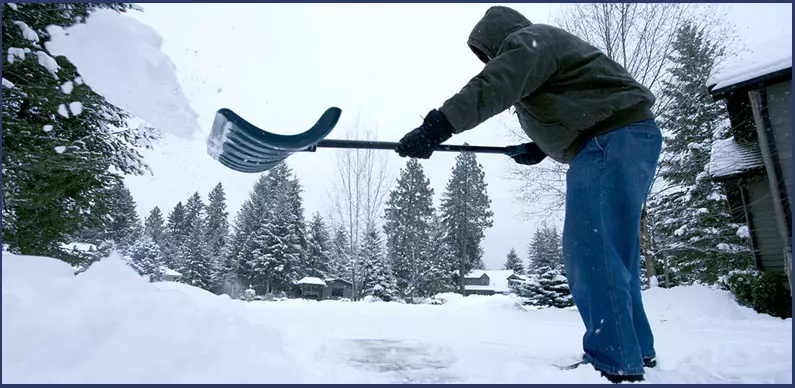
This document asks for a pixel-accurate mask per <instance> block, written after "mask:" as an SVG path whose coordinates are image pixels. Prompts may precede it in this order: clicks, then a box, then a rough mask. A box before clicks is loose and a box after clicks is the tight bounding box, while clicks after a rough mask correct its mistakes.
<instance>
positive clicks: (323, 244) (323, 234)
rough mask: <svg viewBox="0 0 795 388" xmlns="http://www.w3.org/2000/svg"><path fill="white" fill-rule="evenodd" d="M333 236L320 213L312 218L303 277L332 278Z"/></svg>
mask: <svg viewBox="0 0 795 388" xmlns="http://www.w3.org/2000/svg"><path fill="white" fill-rule="evenodd" d="M331 256H332V251H331V236H330V234H329V230H328V228H327V227H326V223H325V222H324V221H323V217H321V216H320V213H315V214H314V215H313V216H312V222H311V223H310V224H309V235H308V236H307V251H306V261H305V264H304V265H303V267H304V268H303V269H304V273H303V274H302V275H303V276H313V277H318V278H326V277H330V276H331V275H332V273H333V271H332V269H331V268H332V258H331Z"/></svg>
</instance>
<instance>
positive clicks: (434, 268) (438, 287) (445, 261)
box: [418, 212, 459, 296]
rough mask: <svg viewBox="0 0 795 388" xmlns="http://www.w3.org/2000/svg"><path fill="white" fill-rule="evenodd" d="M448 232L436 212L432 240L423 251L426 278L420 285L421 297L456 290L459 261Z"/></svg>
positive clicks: (432, 222) (432, 223)
mask: <svg viewBox="0 0 795 388" xmlns="http://www.w3.org/2000/svg"><path fill="white" fill-rule="evenodd" d="M447 237H448V230H447V227H446V226H445V224H444V222H442V218H441V215H439V214H438V213H436V212H434V214H433V217H432V218H431V230H430V238H429V239H428V240H427V241H426V245H425V248H424V249H423V255H422V256H423V257H424V258H425V262H426V264H425V266H424V268H425V276H424V277H423V279H422V281H421V282H420V284H419V285H418V289H419V290H420V291H421V292H420V294H421V295H426V296H430V295H436V294H438V293H441V292H451V291H454V290H455V282H454V280H455V274H456V273H457V269H458V264H459V261H458V260H457V259H456V256H455V249H454V247H452V246H450V243H449V242H450V239H448V238H447Z"/></svg>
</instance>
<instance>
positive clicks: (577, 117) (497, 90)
mask: <svg viewBox="0 0 795 388" xmlns="http://www.w3.org/2000/svg"><path fill="white" fill-rule="evenodd" d="M468 44H469V46H470V48H471V49H472V51H473V52H475V53H476V54H477V55H478V57H480V58H481V60H483V61H484V62H486V66H485V67H484V68H483V70H482V71H481V72H480V73H479V74H478V75H476V76H475V77H473V78H472V79H471V80H470V81H469V82H468V83H467V84H466V86H464V87H463V89H461V91H460V92H458V93H457V94H455V95H454V96H453V97H451V98H450V99H449V100H447V101H445V102H444V104H443V105H442V107H441V108H439V110H440V111H441V112H442V113H444V115H445V116H446V117H447V119H448V120H449V121H450V124H452V126H453V128H454V133H456V134H457V133H461V132H464V131H467V130H469V129H472V128H474V127H476V126H477V125H479V124H480V123H482V122H484V121H486V120H487V119H489V118H491V117H492V116H494V115H497V114H499V113H500V112H502V111H504V110H506V109H508V108H509V107H511V106H513V107H514V108H515V109H516V115H517V116H518V118H519V124H520V125H521V127H522V129H523V130H524V131H525V132H526V133H527V135H528V136H529V137H530V138H531V139H532V140H533V141H535V142H536V143H537V144H538V146H539V148H541V150H542V151H544V153H546V154H547V155H548V156H549V157H550V158H552V159H554V160H556V161H558V162H561V163H569V162H570V161H571V159H572V158H574V156H575V155H576V154H577V152H578V151H579V149H580V148H581V146H582V145H583V144H585V142H587V141H588V139H590V138H591V137H593V136H595V135H596V134H600V133H604V132H608V131H611V130H613V129H616V128H620V127H622V126H625V125H628V124H631V123H633V122H637V121H641V120H645V119H650V118H653V117H654V116H653V114H652V113H651V111H650V108H651V106H652V105H653V104H654V100H655V98H654V96H653V95H652V93H651V92H650V91H649V90H648V89H647V88H645V87H643V86H642V85H641V84H640V83H638V82H637V81H635V80H634V79H633V78H632V76H631V75H630V74H629V73H628V72H627V71H626V70H625V69H624V68H623V67H622V66H621V65H619V64H618V63H616V62H614V61H612V60H611V59H609V58H608V57H607V56H606V55H604V53H602V52H601V51H599V50H598V49H597V48H595V47H593V46H591V45H590V44H588V43H586V42H585V41H583V40H581V39H579V38H577V37H576V36H574V35H572V34H570V33H568V32H566V31H564V30H562V29H559V28H557V27H553V26H548V25H543V24H533V23H531V22H530V21H529V20H527V19H526V18H525V17H524V16H522V15H521V14H520V13H518V12H516V11H515V10H513V9H511V8H508V7H502V6H494V7H491V8H489V10H488V11H487V12H486V14H485V15H484V16H483V18H482V19H481V20H480V21H479V22H478V23H477V25H476V26H475V28H474V29H473V30H472V33H471V34H470V36H469V41H468Z"/></svg>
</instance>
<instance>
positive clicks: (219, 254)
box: [204, 182, 229, 293]
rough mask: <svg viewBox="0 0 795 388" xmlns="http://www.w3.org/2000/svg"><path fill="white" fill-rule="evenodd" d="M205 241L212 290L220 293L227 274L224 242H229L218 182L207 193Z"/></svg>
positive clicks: (222, 188) (227, 213) (227, 220)
mask: <svg viewBox="0 0 795 388" xmlns="http://www.w3.org/2000/svg"><path fill="white" fill-rule="evenodd" d="M207 202H208V204H207V209H206V210H207V215H206V223H205V230H204V234H205V241H206V242H207V254H208V255H209V257H210V263H211V267H212V284H213V287H212V288H213V291H214V292H218V293H222V292H224V291H223V287H224V283H225V282H226V279H227V277H228V275H229V272H228V267H227V265H226V264H227V263H226V250H225V248H226V244H227V243H228V242H229V212H227V210H226V193H225V192H224V187H223V185H222V184H221V183H220V182H219V183H218V184H217V185H215V187H214V188H213V190H212V191H211V192H210V194H208V195H207Z"/></svg>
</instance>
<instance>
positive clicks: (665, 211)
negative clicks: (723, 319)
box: [649, 23, 753, 286]
mask: <svg viewBox="0 0 795 388" xmlns="http://www.w3.org/2000/svg"><path fill="white" fill-rule="evenodd" d="M725 52H726V47H725V44H724V43H723V42H721V41H715V40H712V39H710V38H709V37H708V36H707V35H706V34H705V32H704V30H703V29H702V28H698V27H695V26H694V25H693V24H691V23H684V24H683V25H682V26H681V27H680V28H679V29H678V31H677V33H676V37H675V39H674V53H675V54H674V55H673V58H672V61H673V66H672V68H671V69H670V70H669V71H670V73H671V80H670V81H666V82H664V83H663V91H662V94H663V96H664V97H665V98H670V100H671V104H670V106H669V107H668V108H667V109H666V110H664V111H663V113H662V114H661V119H660V122H661V126H662V127H663V129H664V130H665V132H666V134H670V135H667V136H666V138H665V147H664V149H663V157H662V158H661V162H660V174H659V175H660V178H662V179H663V180H664V181H665V183H666V184H667V185H668V187H667V189H666V190H665V192H663V193H661V195H659V196H658V197H656V198H655V199H654V200H653V201H651V202H650V209H649V216H650V218H651V219H652V222H653V224H654V227H655V229H656V233H655V235H656V236H657V237H658V239H657V242H658V243H659V246H658V247H657V248H656V251H658V252H659V254H661V255H662V256H664V257H665V260H663V261H665V262H667V263H668V265H669V272H670V273H671V274H673V279H671V281H672V283H673V284H677V283H691V282H695V281H700V282H706V283H709V284H712V283H715V282H716V281H717V280H718V278H719V277H720V276H721V275H726V274H728V273H729V272H730V271H731V270H735V269H736V270H743V269H747V268H749V267H751V266H752V265H753V262H752V259H751V255H750V250H749V248H748V241H747V239H744V238H743V237H739V236H738V233H737V231H738V229H739V228H740V227H742V226H744V225H742V224H739V223H737V222H735V221H734V220H733V219H732V217H731V214H730V212H729V205H728V201H727V199H726V196H725V195H723V194H722V191H721V189H720V186H719V184H718V183H716V182H714V181H712V180H710V179H709V178H708V172H707V164H708V162H709V159H710V152H711V144H712V142H713V141H714V140H717V139H720V138H725V137H726V135H727V134H726V133H725V132H727V131H726V129H727V116H726V113H725V112H726V111H725V109H724V108H723V106H722V105H721V103H719V102H715V101H714V100H713V99H712V97H711V96H710V94H709V91H708V90H707V88H705V87H704V85H705V83H706V80H707V78H708V77H709V75H710V73H711V71H712V70H713V68H714V66H715V64H716V63H717V61H718V60H719V59H721V58H723V57H724V54H725ZM671 285H672V284H669V285H668V286H671Z"/></svg>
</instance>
